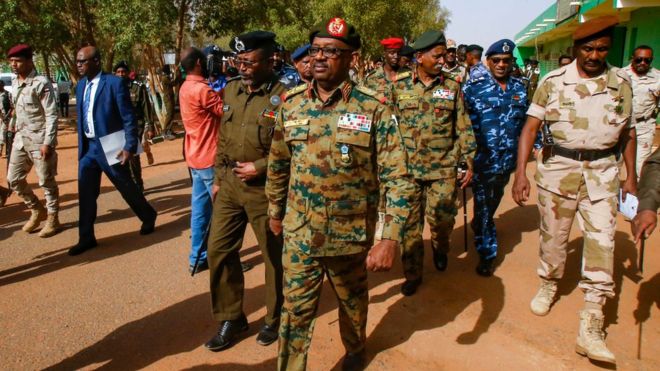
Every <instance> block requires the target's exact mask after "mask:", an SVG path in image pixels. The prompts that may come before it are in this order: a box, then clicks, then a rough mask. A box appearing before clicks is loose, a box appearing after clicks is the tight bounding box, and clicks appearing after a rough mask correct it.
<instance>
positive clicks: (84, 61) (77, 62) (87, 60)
mask: <svg viewBox="0 0 660 371" xmlns="http://www.w3.org/2000/svg"><path fill="white" fill-rule="evenodd" d="M93 59H94V58H87V59H76V65H77V66H82V65H83V64H86V63H87V62H89V61H91V60H93Z"/></svg>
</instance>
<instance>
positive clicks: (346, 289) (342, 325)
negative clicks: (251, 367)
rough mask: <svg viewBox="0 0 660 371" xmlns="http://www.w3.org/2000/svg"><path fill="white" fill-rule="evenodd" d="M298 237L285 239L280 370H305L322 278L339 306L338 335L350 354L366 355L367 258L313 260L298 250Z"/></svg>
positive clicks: (328, 257) (347, 257)
mask: <svg viewBox="0 0 660 371" xmlns="http://www.w3.org/2000/svg"><path fill="white" fill-rule="evenodd" d="M296 239H299V237H297V236H293V235H287V236H285V237H284V253H283V256H282V264H283V266H284V305H283V306H282V315H281V320H280V337H279V345H278V349H279V350H278V352H279V355H278V360H277V369H278V370H294V371H297V370H305V369H306V367H307V352H308V350H309V345H310V343H311V341H312V332H313V331H314V323H315V321H316V311H317V309H318V303H319V298H320V297H321V287H322V286H323V277H324V276H327V277H328V280H329V281H330V285H331V286H332V289H333V290H334V292H335V295H336V297H337V300H338V301H339V332H340V334H341V341H342V343H343V344H344V347H345V348H346V351H347V352H350V353H356V352H360V351H362V350H363V349H364V345H365V342H366V338H367V335H366V329H367V308H368V304H369V291H368V287H367V269H366V264H365V261H366V258H367V252H366V251H365V252H363V253H358V254H353V255H344V256H327V257H311V256H309V255H306V254H304V253H302V252H301V251H300V250H299V249H297V248H296V247H295V246H296V245H297V244H298V241H295V240H296Z"/></svg>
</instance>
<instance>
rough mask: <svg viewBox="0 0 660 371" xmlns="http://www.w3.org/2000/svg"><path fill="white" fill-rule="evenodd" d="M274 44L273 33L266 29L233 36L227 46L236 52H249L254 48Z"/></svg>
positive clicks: (272, 45)
mask: <svg viewBox="0 0 660 371" xmlns="http://www.w3.org/2000/svg"><path fill="white" fill-rule="evenodd" d="M274 46H275V34H274V33H272V32H268V31H251V32H248V33H244V34H242V35H238V36H235V37H234V38H233V39H231V41H229V47H230V48H231V50H233V51H235V52H236V53H246V52H251V51H253V50H256V49H262V48H265V47H274Z"/></svg>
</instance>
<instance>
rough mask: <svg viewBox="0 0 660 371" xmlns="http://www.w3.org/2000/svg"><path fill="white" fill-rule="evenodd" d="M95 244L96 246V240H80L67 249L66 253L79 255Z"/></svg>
mask: <svg viewBox="0 0 660 371" xmlns="http://www.w3.org/2000/svg"><path fill="white" fill-rule="evenodd" d="M96 246H98V244H97V243H96V240H92V241H87V242H82V241H80V242H78V243H77V244H76V246H74V247H72V248H70V249H69V252H68V254H69V255H70V256H76V255H80V254H82V253H84V252H85V251H87V250H89V249H92V248H94V247H96Z"/></svg>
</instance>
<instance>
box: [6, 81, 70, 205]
mask: <svg viewBox="0 0 660 371" xmlns="http://www.w3.org/2000/svg"><path fill="white" fill-rule="evenodd" d="M12 89H13V91H14V117H13V118H12V122H11V124H10V127H12V128H15V129H16V135H15V137H14V144H13V147H12V151H11V159H10V161H9V170H8V173H7V180H8V181H9V185H10V186H11V188H12V190H14V191H15V192H16V194H18V195H19V196H20V197H21V198H23V201H24V202H25V204H26V205H27V207H28V208H30V209H35V208H37V207H38V203H39V199H38V198H37V196H36V195H35V194H34V193H33V192H32V190H31V189H30V186H29V185H28V183H27V181H26V177H27V174H28V172H29V171H30V169H31V168H32V166H33V165H34V167H35V169H36V172H37V177H38V178H39V186H40V187H41V188H43V189H44V195H45V197H46V208H47V209H48V213H49V214H53V213H57V212H58V210H59V201H58V196H59V188H58V186H57V182H56V181H55V175H57V152H55V147H56V146H57V101H56V100H55V96H56V95H57V92H56V91H54V90H53V86H52V84H51V83H50V81H49V80H48V78H47V77H44V76H37V71H36V70H33V71H32V72H31V73H30V74H29V75H28V77H27V78H26V79H25V81H23V82H22V83H19V81H18V78H17V77H14V78H13V79H12ZM42 145H48V146H50V147H51V149H52V154H51V156H50V157H49V158H48V159H47V160H44V159H43V158H42V157H41V152H40V147H41V146H42Z"/></svg>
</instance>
